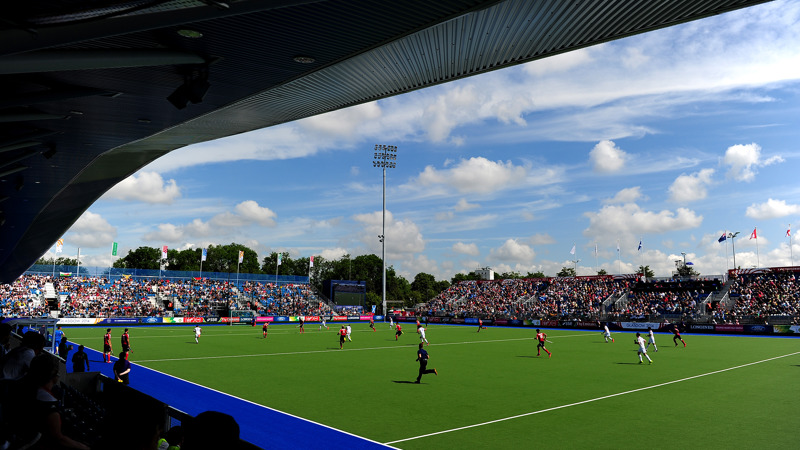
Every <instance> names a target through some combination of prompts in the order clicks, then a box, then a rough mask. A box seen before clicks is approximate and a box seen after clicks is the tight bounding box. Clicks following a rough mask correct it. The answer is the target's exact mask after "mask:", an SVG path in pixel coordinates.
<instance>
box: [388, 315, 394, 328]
mask: <svg viewBox="0 0 800 450" xmlns="http://www.w3.org/2000/svg"><path fill="white" fill-rule="evenodd" d="M389 328H390V329H394V318H393V317H392V316H389Z"/></svg>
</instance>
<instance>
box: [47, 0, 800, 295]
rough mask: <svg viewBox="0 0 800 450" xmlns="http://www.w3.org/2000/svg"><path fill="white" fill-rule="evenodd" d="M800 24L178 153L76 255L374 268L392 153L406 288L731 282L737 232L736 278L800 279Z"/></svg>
mask: <svg viewBox="0 0 800 450" xmlns="http://www.w3.org/2000/svg"><path fill="white" fill-rule="evenodd" d="M799 22H800V1H777V2H772V3H768V4H765V5H760V6H756V7H752V8H748V9H745V10H742V11H735V12H732V13H728V14H724V15H721V16H716V17H712V18H708V19H704V20H700V21H695V22H691V23H688V24H684V25H681V26H677V27H671V28H667V29H663V30H658V31H654V32H651V33H647V34H643V35H638V36H634V37H631V38H627V39H624V40H618V41H614V42H611V43H606V44H602V45H598V46H594V47H590V48H587V49H583V50H579V51H575V52H570V53H566V54H563V55H559V56H556V57H552V58H547V59H544V60H540V61H535V62H532V63H528V64H524V65H519V66H515V67H511V68H507V69H503V70H499V71H495V72H492V73H489V74H484V75H480V76H475V77H471V78H468V79H465V80H461V81H456V82H452V83H448V84H444V85H441V86H435V87H431V88H428V89H424V90H420V91H416V92H412V93H409V94H406V95H401V96H397V97H393V98H390V99H386V100H381V101H378V102H372V103H368V104H364V105H359V106H356V107H352V108H348V109H345V110H340V111H336V112H333V113H329V114H324V115H321V116H317V117H312V118H308V119H305V120H300V121H297V122H293V123H288V124H284V125H280V126H276V127H271V128H266V129H263V130H258V131H254V132H251V133H247V134H242V135H238V136H234V137H229V138H225V139H220V140H217V141H212V142H207V143H203V144H199V145H194V146H190V147H186V148H183V149H179V150H176V151H174V152H172V153H170V154H168V155H166V156H165V157H163V158H161V159H159V160H157V161H155V162H153V163H151V164H150V165H148V166H146V167H144V168H142V169H141V170H140V171H139V172H137V173H136V174H134V175H133V176H132V177H130V178H129V179H127V180H125V181H123V182H122V183H120V184H119V185H117V186H116V187H114V188H113V189H112V190H110V191H109V192H108V193H106V195H104V196H103V197H102V198H100V199H99V200H98V201H97V202H96V203H95V204H94V205H92V206H91V207H90V208H89V210H88V211H87V212H85V213H84V214H83V215H82V216H81V218H80V219H79V220H78V221H77V222H76V223H75V224H74V225H73V226H72V228H71V229H70V230H69V231H68V232H67V233H66V234H65V235H64V253H63V254H62V255H65V256H72V257H74V255H75V254H76V253H77V249H78V247H80V248H81V255H82V258H81V260H82V264H86V265H99V266H107V265H109V264H110V263H111V255H110V249H111V244H112V242H113V241H116V242H118V243H119V245H120V253H121V255H125V254H127V251H128V250H129V249H135V248H137V247H139V246H143V245H145V246H152V247H160V246H162V245H168V246H169V247H170V248H177V249H185V248H197V247H205V246H208V245H209V244H214V245H219V244H228V243H231V242H237V243H242V244H246V245H248V246H250V247H251V248H253V249H254V250H256V251H257V252H258V253H259V259H261V258H263V257H264V256H265V255H267V254H269V253H270V252H272V251H288V252H290V254H291V255H292V257H303V256H310V255H322V256H323V257H325V258H338V257H341V256H342V255H344V254H347V253H349V254H351V255H354V256H356V255H361V254H369V253H374V254H377V255H380V252H381V248H380V242H379V240H378V237H377V236H378V235H379V234H381V189H382V184H381V183H382V178H381V176H382V174H381V170H380V169H377V168H374V167H373V166H372V159H373V158H372V156H373V150H374V146H375V144H390V145H396V146H397V147H398V158H397V159H398V160H397V168H395V169H390V170H388V171H387V192H386V199H387V200H386V201H387V225H386V236H387V239H386V244H387V250H386V251H387V258H386V259H387V264H389V265H392V266H394V267H395V269H396V270H397V271H398V273H400V274H401V275H403V276H404V277H406V278H407V279H409V280H413V277H414V275H415V274H416V273H418V272H426V273H431V274H433V275H435V276H436V278H437V279H448V280H449V279H450V278H451V277H452V276H453V275H454V274H455V273H457V272H469V271H472V270H474V269H476V268H479V267H491V268H493V269H494V270H495V271H496V272H506V271H517V272H521V273H523V274H524V273H526V272H528V271H531V272H535V271H542V272H544V273H545V274H546V275H555V274H556V273H557V272H558V271H559V270H560V269H561V268H562V267H565V266H566V267H574V266H575V262H574V261H576V260H580V262H578V263H577V268H578V274H579V275H590V274H595V273H596V271H597V270H598V269H599V268H602V269H605V270H606V271H607V272H609V273H620V272H621V273H632V272H633V271H634V270H635V268H636V267H638V266H639V265H640V264H645V265H649V266H650V267H651V268H653V269H654V271H655V273H656V275H657V276H667V275H669V274H670V273H671V272H672V271H673V270H674V268H675V260H678V259H681V260H682V259H683V256H682V252H685V253H686V260H687V261H691V262H693V263H694V265H695V269H696V270H697V271H698V272H700V273H701V274H705V275H712V274H721V273H723V272H724V271H725V270H727V269H728V268H732V267H733V259H732V248H731V246H730V245H728V246H726V245H725V244H724V243H723V244H720V243H718V242H717V239H718V238H719V236H720V235H721V234H722V233H723V232H724V231H726V230H727V231H740V232H741V234H740V235H739V236H738V237H737V238H736V240H735V245H736V264H737V266H741V267H754V266H762V267H766V266H779V265H790V264H791V263H792V261H793V258H796V259H797V263H798V264H799V265H800V243H798V241H797V239H793V240H792V243H793V244H794V245H793V247H794V248H793V249H791V251H790V247H789V242H790V241H789V238H788V237H786V231H787V229H788V228H789V225H790V224H792V225H791V226H792V232H793V234H797V235H800V233H796V232H795V231H794V229H796V228H800V183H798V182H797V172H798V171H797V168H798V156H800V149H798V142H800V139H799V138H800V23H799ZM212 89H213V87H212ZM756 227H757V229H758V239H749V237H750V234H751V233H752V231H753V229H754V228H756ZM640 240H641V241H642V245H643V248H642V250H641V251H639V250H637V248H638V244H639V241H640ZM617 242H619V248H620V251H619V257H618V253H617ZM573 245H574V246H575V253H574V254H571V253H570V251H571V249H572V248H573ZM595 246H597V254H595ZM794 250H797V251H794ZM53 251H54V248H52V249H51V250H50V252H48V254H46V255H45V256H46V257H51V256H53Z"/></svg>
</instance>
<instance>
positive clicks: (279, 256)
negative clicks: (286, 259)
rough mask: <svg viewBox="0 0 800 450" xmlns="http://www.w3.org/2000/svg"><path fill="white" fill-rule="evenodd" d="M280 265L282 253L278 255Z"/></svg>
mask: <svg viewBox="0 0 800 450" xmlns="http://www.w3.org/2000/svg"><path fill="white" fill-rule="evenodd" d="M278 265H279V266H280V265H281V254H280V253H278Z"/></svg>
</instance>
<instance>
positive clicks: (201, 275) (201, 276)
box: [200, 249, 204, 280]
mask: <svg viewBox="0 0 800 450" xmlns="http://www.w3.org/2000/svg"><path fill="white" fill-rule="evenodd" d="M203 250H204V249H200V280H202V279H203Z"/></svg>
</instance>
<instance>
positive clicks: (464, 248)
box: [453, 242, 481, 256]
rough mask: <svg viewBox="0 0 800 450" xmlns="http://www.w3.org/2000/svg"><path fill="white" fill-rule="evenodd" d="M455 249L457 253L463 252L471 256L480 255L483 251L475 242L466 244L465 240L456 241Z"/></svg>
mask: <svg viewBox="0 0 800 450" xmlns="http://www.w3.org/2000/svg"><path fill="white" fill-rule="evenodd" d="M453 251H454V252H456V253H461V254H462V255H471V256H478V255H480V253H481V252H480V250H478V246H477V245H476V244H475V243H470V244H465V243H463V242H456V243H455V244H453Z"/></svg>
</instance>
